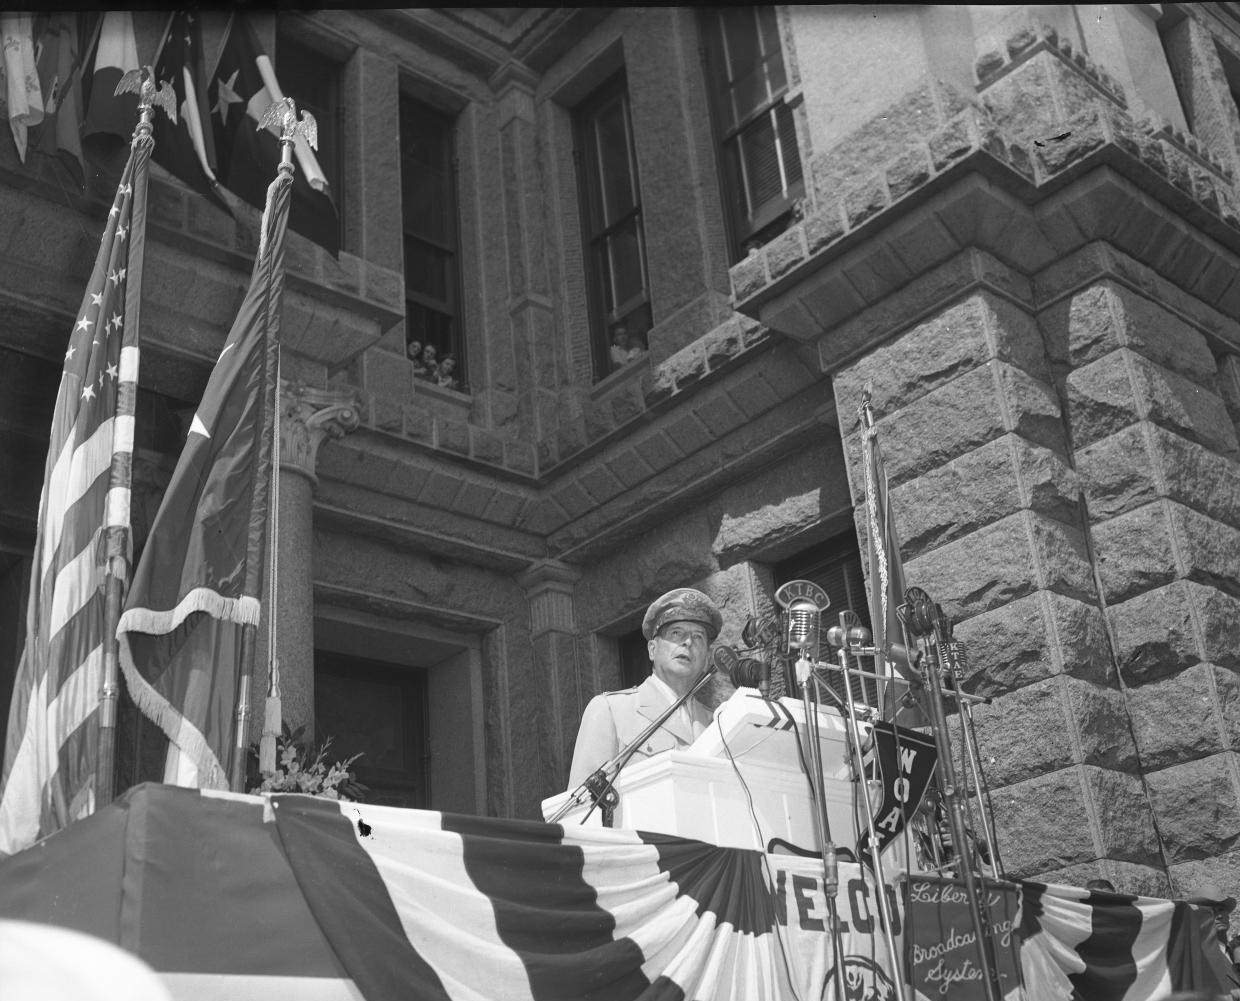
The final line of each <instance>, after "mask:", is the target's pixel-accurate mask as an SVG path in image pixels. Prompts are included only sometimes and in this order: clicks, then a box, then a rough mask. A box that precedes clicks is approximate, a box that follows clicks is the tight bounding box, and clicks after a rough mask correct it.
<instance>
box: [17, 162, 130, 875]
mask: <svg viewBox="0 0 1240 1001" xmlns="http://www.w3.org/2000/svg"><path fill="white" fill-rule="evenodd" d="M150 157H151V141H150V139H149V137H148V138H144V139H138V140H135V143H134V145H133V146H132V148H131V150H130V154H129V160H128V162H127V163H126V165H125V169H124V172H123V174H122V175H121V181H120V185H119V186H118V187H117V190H116V196H115V198H114V199H113V202H112V208H111V211H110V212H109V214H108V220H107V224H106V226H105V228H104V232H103V238H102V241H101V243H100V246H99V253H98V256H97V257H96V259H95V267H94V271H93V272H92V274H91V278H90V282H89V284H88V285H87V287H86V294H85V295H84V297H83V299H82V306H81V309H80V310H79V311H78V318H77V322H76V323H75V325H74V327H73V330H72V332H71V333H70V336H69V344H68V349H67V350H66V352H65V367H64V373H63V375H62V376H61V380H60V389H59V391H58V392H57V396H56V407H55V411H54V413H53V416H52V427H51V434H50V442H49V446H48V453H47V463H46V467H45V471H44V479H43V491H42V495H41V497H40V499H39V517H38V535H37V538H36V541H35V551H34V571H33V574H32V583H31V588H30V597H29V604H28V606H27V612H26V645H25V649H24V650H23V652H22V659H21V664H20V666H19V667H18V672H17V678H16V681H15V684H14V691H13V701H12V705H11V707H10V710H9V724H8V733H7V740H6V745H5V754H4V771H3V778H2V781H0V852H5V853H11V852H14V851H17V850H19V849H20V848H23V847H24V846H26V845H28V844H30V843H31V842H33V841H34V840H35V839H36V838H38V837H40V836H42V835H44V834H47V833H49V832H51V831H54V830H57V829H58V828H61V827H63V826H65V825H66V824H68V823H69V822H70V821H72V820H75V819H77V818H79V817H82V816H85V815H86V814H88V813H90V812H91V811H92V810H93V809H94V796H95V789H94V782H95V765H96V761H97V754H98V734H99V711H98V710H99V694H100V686H101V684H102V681H103V657H104V647H105V642H106V641H105V637H104V581H105V577H106V573H107V570H108V565H109V563H110V564H111V567H112V572H113V573H116V574H117V575H118V576H122V577H123V576H124V574H125V573H126V569H125V568H126V564H127V560H128V556H129V545H130V544H129V491H130V474H131V468H132V461H133V421H134V417H133V415H134V406H135V402H136V399H137V383H138V315H137V313H138V301H139V299H140V297H141V270H142V253H143V244H144V234H145V229H146V178H147V165H148V162H149V160H150Z"/></svg>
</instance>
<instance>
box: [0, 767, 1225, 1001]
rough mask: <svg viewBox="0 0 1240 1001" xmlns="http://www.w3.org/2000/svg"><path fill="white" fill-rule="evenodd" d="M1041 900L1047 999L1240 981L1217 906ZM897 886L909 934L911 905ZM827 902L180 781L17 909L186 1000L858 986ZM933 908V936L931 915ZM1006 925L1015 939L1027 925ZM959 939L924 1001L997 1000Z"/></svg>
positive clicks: (29, 882)
mask: <svg viewBox="0 0 1240 1001" xmlns="http://www.w3.org/2000/svg"><path fill="white" fill-rule="evenodd" d="M1010 892H1012V893H1015V892H1016V891H1010ZM1020 892H1021V905H1022V911H1021V914H1022V921H1021V924H1020V929H1021V934H1022V935H1023V936H1024V944H1023V946H1022V947H1021V948H1022V956H1021V965H1022V967H1023V972H1024V980H1025V993H1024V997H1025V998H1026V999H1028V1001H1053V999H1060V998H1063V999H1065V1001H1067V999H1075V998H1081V999H1088V1001H1155V999H1162V998H1166V997H1167V994H1168V993H1169V992H1170V991H1171V990H1172V989H1187V988H1196V989H1203V988H1204V989H1206V990H1207V991H1212V992H1213V991H1215V989H1216V986H1217V984H1218V983H1220V982H1221V981H1220V980H1219V979H1218V976H1219V970H1218V969H1216V968H1214V967H1212V965H1211V964H1212V963H1215V962H1217V961H1218V960H1221V959H1222V953H1221V951H1219V950H1218V949H1217V948H1213V947H1204V948H1203V945H1202V943H1203V942H1204V941H1205V939H1204V937H1203V935H1204V933H1205V931H1206V930H1207V929H1206V928H1205V923H1208V921H1209V912H1208V911H1205V910H1203V909H1201V908H1190V907H1189V906H1188V905H1186V904H1176V903H1172V902H1170V901H1164V900H1152V899H1147V898H1135V897H1126V896H1122V895H1119V894H1094V895H1092V896H1091V895H1088V894H1087V893H1086V892H1085V891H1083V890H1077V889H1073V888H1070V887H1046V886H1042V885H1041V884H1036V883H1029V884H1023V885H1022V886H1021V890H1020ZM874 893H875V888H874V884H873V882H872V880H870V879H867V878H865V877H864V876H863V875H862V872H861V870H860V869H859V868H858V867H857V866H855V865H850V864H842V865H841V866H840V885H839V891H838V893H837V896H836V902H837V905H838V910H839V915H840V920H841V936H842V944H843V951H844V955H845V963H844V983H845V990H846V995H847V1001H891V999H892V998H894V996H895V993H894V989H893V986H892V983H891V977H890V971H891V968H892V966H891V963H890V960H889V957H888V956H887V954H886V951H885V945H884V942H883V936H882V935H881V934H880V931H881V929H880V928H879V926H878V908H877V906H876V902H875V899H874ZM887 895H888V899H889V900H890V901H891V903H892V905H893V907H892V910H893V912H894V913H895V915H896V919H897V920H898V921H899V925H897V926H896V927H895V928H893V931H894V932H896V935H897V947H899V943H900V940H901V939H902V937H903V936H904V935H905V934H906V933H907V929H906V928H905V927H903V926H904V925H905V923H906V922H905V917H906V916H905V915H904V913H903V912H902V910H901V908H900V907H899V906H897V901H896V894H895V893H894V891H893V889H892V888H891V887H888V888H887ZM1007 913H1009V914H1010V913H1011V911H1008V912H1007ZM825 914H826V901H825V898H824V895H823V888H822V870H821V866H820V863H819V862H818V860H816V859H807V858H799V857H794V856H786V855H783V856H781V855H764V854H763V853H761V852H756V851H746V850H742V849H735V848H719V847H716V846H714V845H708V844H703V843H701V842H697V841H691V840H688V839H684V838H676V837H671V836H668V835H662V834H647V833H642V832H637V831H625V830H609V829H606V828H587V827H561V826H559V825H555V824H539V823H534V822H530V821H512V820H492V819H487V818H482V817H465V816H456V815H452V814H443V813H435V812H431V811H426V810H403V809H397V808H394V807H382V806H369V805H359V804H353V803H338V802H334V801H331V800H325V799H315V798H312V797H306V796H296V795H287V796H272V797H270V798H269V799H266V798H261V797H257V796H243V795H238V794H233V793H219V792H208V791H205V790H203V791H199V790H188V789H178V788H174V787H171V786H161V785H143V786H138V787H137V788H135V789H131V790H130V791H129V792H128V793H126V794H125V795H124V796H122V797H121V798H120V799H118V800H117V801H115V802H114V803H113V804H112V805H110V806H108V807H105V808H103V809H101V810H100V811H98V812H97V813H95V814H93V815H92V816H90V817H88V818H86V819H85V820H82V821H80V822H78V823H76V824H73V825H72V826H70V827H68V828H67V829H65V830H63V831H60V832H58V833H57V834H56V835H54V836H52V837H51V838H48V839H46V840H44V841H42V842H40V843H39V844H38V845H35V846H34V847H32V848H29V849H27V850H26V851H23V852H20V853H18V854H17V855H14V856H11V857H10V858H7V859H0V918H12V919H18V920H25V921H39V922H46V923H51V924H57V925H61V926H64V927H68V928H72V929H75V930H77V931H85V932H89V933H91V934H94V935H98V936H100V937H102V938H105V939H107V940H109V941H111V942H115V943H117V944H118V945H120V946H122V947H123V948H126V949H128V950H130V951H131V952H133V953H135V954H136V955H138V956H139V957H140V958H141V959H143V960H144V961H145V962H147V963H148V964H150V966H151V967H152V968H154V969H155V970H156V971H158V972H159V973H160V975H161V977H162V978H163V979H164V981H165V983H166V984H167V985H168V986H169V988H170V990H171V992H172V994H173V996H174V997H175V998H177V999H178V1001H179V999H182V998H184V999H187V1001H188V999H190V998H192V999H194V1001H217V999H218V1001H225V999H227V1001H236V999H239V998H247V999H248V998H255V999H258V998H274V997H298V998H302V999H311V1001H358V999H361V998H365V999H366V1001H386V999H389V998H393V999H394V998H400V999H402V1001H447V999H452V1001H460V999H467V998H468V999H483V998H485V999H487V1001H511V999H522V1001H524V999H531V1001H533V999H543V998H556V999H563V1001H567V999H574V1001H575V999H586V998H590V999H598V1001H603V999H606V1001H742V999H743V1001H752V999H762V1001H836V999H835V997H834V990H833V989H832V988H829V987H826V985H828V984H829V982H830V979H831V968H830V956H831V950H830V948H829V945H828V940H827V936H826V930H825V927H824V920H823V919H824V917H825ZM912 914H913V912H911V911H910V916H908V920H907V923H908V925H909V926H912V925H913V924H914V921H915V920H916V921H917V922H919V923H920V925H919V930H917V931H916V936H920V937H922V940H923V941H932V940H933V936H931V938H930V939H925V938H924V935H925V933H926V930H927V929H926V927H925V923H926V921H927V920H928V919H929V918H930V914H929V912H926V911H924V910H923V911H920V912H918V914H917V916H916V918H914V917H913V916H912ZM992 916H993V917H995V918H996V921H997V922H998V923H999V926H1000V928H1001V930H1002V931H1003V932H1004V934H1007V933H1008V932H1009V931H1010V929H1011V924H1012V922H1011V918H1010V917H1009V918H1007V919H1003V920H1001V917H1002V916H1001V915H999V914H998V912H994V913H993V914H992ZM957 918H958V915H957ZM953 920H957V919H956V918H954V919H953ZM957 923H959V922H958V921H957ZM940 938H941V939H942V944H941V945H934V948H933V952H934V956H933V957H931V958H932V959H938V958H943V959H944V961H945V962H946V963H948V964H949V965H951V967H952V970H953V971H955V973H953V975H952V976H951V977H948V976H946V975H939V976H937V978H928V979H927V980H926V984H927V985H929V987H928V989H927V990H926V992H925V993H924V994H922V993H919V995H918V997H919V1001H922V999H925V998H930V999H933V1001H937V999H939V998H943V997H950V998H956V997H966V996H979V995H980V982H979V981H977V980H976V978H974V979H973V980H972V981H969V979H968V978H967V977H964V976H963V975H961V976H956V974H957V973H961V971H964V970H965V966H964V961H965V960H967V959H968V952H969V946H970V942H968V941H965V939H966V938H967V935H964V936H962V935H961V934H955V935H950V936H949V935H948V934H947V933H944V934H943V935H941V936H940ZM1212 949H1213V951H1211V950H1212ZM953 950H954V952H953ZM954 953H959V955H955V954H954ZM966 972H967V971H966ZM1224 972H1225V971H1224ZM940 973H943V971H942V970H940ZM970 983H972V985H973V986H974V987H977V988H979V991H978V992H977V993H975V994H973V995H970V994H968V993H967V991H965V990H964V988H966V987H968V986H969V985H970ZM935 984H937V985H938V987H943V985H945V984H946V985H947V987H948V990H949V991H950V993H946V992H945V991H943V990H939V989H937V988H936V987H935V986H934V985H935ZM923 986H924V985H923ZM824 988H826V989H825V991H824ZM1008 996H1009V997H1014V996H1015V995H1014V994H1011V993H1009V995H1008Z"/></svg>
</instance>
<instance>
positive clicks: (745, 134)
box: [701, 7, 805, 260]
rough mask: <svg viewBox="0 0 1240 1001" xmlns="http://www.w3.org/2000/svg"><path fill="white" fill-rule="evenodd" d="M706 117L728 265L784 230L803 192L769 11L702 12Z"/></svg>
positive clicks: (781, 58) (771, 10)
mask: <svg viewBox="0 0 1240 1001" xmlns="http://www.w3.org/2000/svg"><path fill="white" fill-rule="evenodd" d="M701 18H702V32H703V36H704V37H703V41H704V43H705V45H704V57H705V63H706V83H707V91H708V93H709V96H710V104H711V118H712V120H713V122H714V127H715V134H716V139H717V142H718V147H719V164H720V173H721V175H722V176H721V181H722V187H723V200H724V205H725V212H726V214H727V222H728V230H729V236H730V242H731V251H732V259H733V260H739V259H740V258H741V257H743V256H744V255H745V254H746V253H747V252H748V250H749V249H750V248H751V247H753V246H759V245H761V244H763V243H766V242H767V241H769V240H770V239H772V238H773V237H775V236H777V235H778V234H779V233H780V232H782V231H783V230H784V229H785V228H786V227H787V225H788V223H789V221H790V220H791V217H792V207H793V203H794V202H795V201H796V199H798V198H799V197H800V196H801V195H802V194H803V193H804V190H805V184H804V181H803V180H802V176H801V157H800V153H799V152H798V150H797V137H796V126H795V124H794V122H793V118H792V109H791V108H790V107H789V106H788V104H787V103H786V102H785V100H784V97H785V95H786V93H787V91H788V75H787V71H786V69H785V67H784V56H783V49H782V47H781V46H780V41H779V26H778V24H777V22H776V18H775V8H773V7H724V8H719V9H715V10H707V11H703V12H702V14H701Z"/></svg>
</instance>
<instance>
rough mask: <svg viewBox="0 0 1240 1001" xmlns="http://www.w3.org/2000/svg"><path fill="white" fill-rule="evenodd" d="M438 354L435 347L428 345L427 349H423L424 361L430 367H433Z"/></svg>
mask: <svg viewBox="0 0 1240 1001" xmlns="http://www.w3.org/2000/svg"><path fill="white" fill-rule="evenodd" d="M436 353H437V352H436V351H435V345H434V344H428V345H426V347H424V348H423V349H422V360H423V361H424V362H426V364H428V365H433V364H434V363H435V355H436Z"/></svg>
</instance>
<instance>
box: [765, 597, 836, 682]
mask: <svg viewBox="0 0 1240 1001" xmlns="http://www.w3.org/2000/svg"><path fill="white" fill-rule="evenodd" d="M775 601H776V602H777V603H778V604H779V606H780V608H782V609H784V639H785V642H786V643H787V648H788V653H789V654H795V655H796V657H797V662H798V664H800V662H801V661H808V662H810V663H811V664H812V663H813V662H814V661H816V660H817V659H818V645H819V633H820V632H821V629H822V613H823V612H824V611H826V609H827V607H828V606H829V605H830V604H831V599H830V598H829V597H827V592H826V591H824V590H823V589H822V588H821V587H819V586H818V585H817V584H815V583H814V582H813V581H809V580H790V581H788V582H787V583H786V584H781V585H780V587H779V589H778V590H776V592H775ZM800 673H801V669H800V668H799V667H798V670H797V674H798V676H799V675H800Z"/></svg>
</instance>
